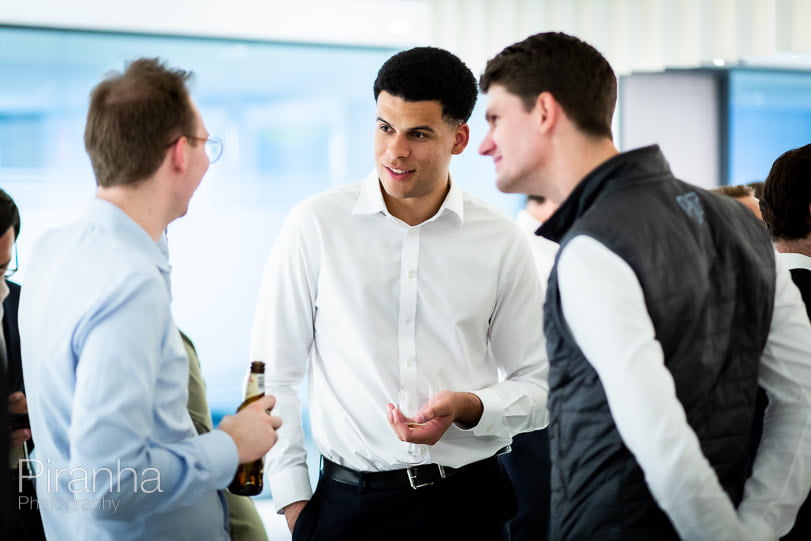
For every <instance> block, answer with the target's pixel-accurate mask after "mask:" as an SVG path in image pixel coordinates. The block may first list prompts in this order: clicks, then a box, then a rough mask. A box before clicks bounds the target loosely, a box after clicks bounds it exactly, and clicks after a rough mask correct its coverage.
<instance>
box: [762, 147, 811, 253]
mask: <svg viewBox="0 0 811 541" xmlns="http://www.w3.org/2000/svg"><path fill="white" fill-rule="evenodd" d="M809 204H811V144H809V145H805V146H804V147H800V148H795V149H794V150H789V151H788V152H786V153H784V154H783V155H781V156H780V157H779V158H777V159H776V160H775V161H774V163H773V164H772V169H771V171H769V176H768V177H766V184H765V186H764V187H763V199H762V200H761V201H760V211H761V213H762V214H763V220H764V221H765V222H766V225H767V226H768V227H769V233H771V234H772V237H774V238H775V239H780V240H797V239H802V238H805V237H806V236H807V235H808V234H809V233H811V213H809Z"/></svg>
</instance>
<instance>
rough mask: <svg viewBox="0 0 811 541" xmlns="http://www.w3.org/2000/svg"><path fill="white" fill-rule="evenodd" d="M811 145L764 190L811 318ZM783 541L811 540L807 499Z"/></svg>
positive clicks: (768, 215) (779, 166)
mask: <svg viewBox="0 0 811 541" xmlns="http://www.w3.org/2000/svg"><path fill="white" fill-rule="evenodd" d="M809 179H811V145H805V146H804V147H800V148H795V149H794V150H789V151H788V152H786V153H785V154H783V155H782V156H780V157H779V158H777V160H775V162H774V164H773V165H772V170H771V171H770V172H769V176H768V177H766V184H765V186H764V187H763V201H762V202H761V207H762V211H763V219H764V221H765V222H766V225H767V226H768V227H769V233H771V235H772V238H773V239H774V246H775V248H777V251H778V252H779V253H778V254H777V258H778V259H779V260H781V261H782V262H783V263H784V265H785V266H786V268H788V269H789V270H790V272H791V279H792V280H793V281H794V284H795V285H796V286H797V288H798V289H799V290H800V294H801V295H802V296H803V302H805V309H806V311H807V313H808V317H809V319H811V182H809ZM783 539H784V540H787V541H788V540H792V541H793V540H797V541H800V540H808V539H811V500H809V499H806V501H805V503H804V504H803V506H802V507H801V508H800V512H799V513H798V514H797V523H796V524H795V525H794V528H792V529H791V531H790V532H789V533H788V534H787V535H786V536H784V537H783Z"/></svg>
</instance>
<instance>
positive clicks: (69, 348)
mask: <svg viewBox="0 0 811 541" xmlns="http://www.w3.org/2000/svg"><path fill="white" fill-rule="evenodd" d="M164 248H165V247H164V246H161V244H160V243H156V242H154V241H153V240H152V239H151V238H150V237H149V235H148V234H147V233H146V231H144V230H143V229H142V228H141V227H140V226H139V225H138V224H136V223H135V222H134V221H133V220H132V219H130V218H129V217H128V216H127V215H126V214H125V213H124V212H122V211H121V210H120V209H118V208H117V207H116V206H114V205H112V204H110V203H108V202H106V201H103V200H100V199H96V200H94V201H93V202H92V204H91V206H90V208H89V209H88V211H87V212H86V213H85V215H84V216H83V217H82V219H81V220H80V221H78V222H77V223H75V224H72V225H68V226H65V227H62V228H59V229H55V230H52V231H50V232H48V233H46V234H45V235H44V236H43V237H42V238H41V239H40V240H39V241H38V243H37V245H36V248H35V250H34V253H33V255H32V257H31V258H30V260H29V266H28V268H27V269H26V281H25V286H26V287H25V293H24V294H23V295H22V298H21V302H20V314H19V318H20V337H21V341H22V352H23V367H24V371H25V382H26V390H27V395H28V409H29V412H30V414H29V415H30V418H31V430H32V434H33V439H34V441H35V442H36V453H35V456H34V457H33V458H34V459H35V460H36V462H33V461H32V463H31V466H32V468H33V470H34V473H35V475H36V477H37V478H36V483H37V496H38V499H39V502H38V504H39V509H40V510H41V513H42V519H43V522H44V525H45V533H46V535H47V537H48V539H54V540H56V541H60V540H63V539H64V540H67V539H93V540H104V539H110V540H115V541H121V540H127V539H132V540H144V539H167V540H172V541H175V540H180V539H189V540H192V539H194V540H198V539H228V531H227V527H228V520H227V515H226V513H227V509H226V507H225V503H224V499H223V498H222V497H221V496H222V495H221V493H219V492H218V490H219V489H222V488H224V487H225V486H227V485H228V483H229V482H230V481H231V479H232V478H233V475H234V472H235V471H236V467H237V449H236V446H235V444H234V442H233V440H232V439H231V438H230V436H228V434H226V433H225V432H223V431H221V430H214V431H212V432H210V433H208V434H205V435H202V436H198V435H197V434H196V432H195V430H194V426H193V425H192V421H191V419H190V417H189V414H188V411H187V409H186V402H187V397H188V381H189V374H188V361H187V359H186V353H185V351H184V348H183V344H182V342H181V339H180V336H179V334H178V331H177V327H176V325H175V323H174V320H173V318H172V314H171V311H170V292H169V271H170V266H169V261H168V258H167V253H166V251H165V249H164ZM17 503H18V505H20V506H21V507H22V506H23V505H29V504H30V502H17Z"/></svg>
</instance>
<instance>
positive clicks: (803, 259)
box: [777, 252, 811, 271]
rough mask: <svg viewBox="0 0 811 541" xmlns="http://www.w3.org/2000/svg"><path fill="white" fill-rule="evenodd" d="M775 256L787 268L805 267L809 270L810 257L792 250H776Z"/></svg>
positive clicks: (810, 268) (810, 264) (810, 265)
mask: <svg viewBox="0 0 811 541" xmlns="http://www.w3.org/2000/svg"><path fill="white" fill-rule="evenodd" d="M777 258H778V259H779V260H780V261H781V262H782V263H783V266H784V267H786V268H787V269H805V270H810V271H811V257H808V256H807V255H805V254H798V253H794V252H778V254H777Z"/></svg>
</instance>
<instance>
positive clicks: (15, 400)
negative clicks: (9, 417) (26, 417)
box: [8, 391, 28, 413]
mask: <svg viewBox="0 0 811 541" xmlns="http://www.w3.org/2000/svg"><path fill="white" fill-rule="evenodd" d="M8 411H9V413H28V402H27V401H26V400H25V395H24V394H23V393H21V392H20V391H17V392H16V393H11V394H10V395H8Z"/></svg>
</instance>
